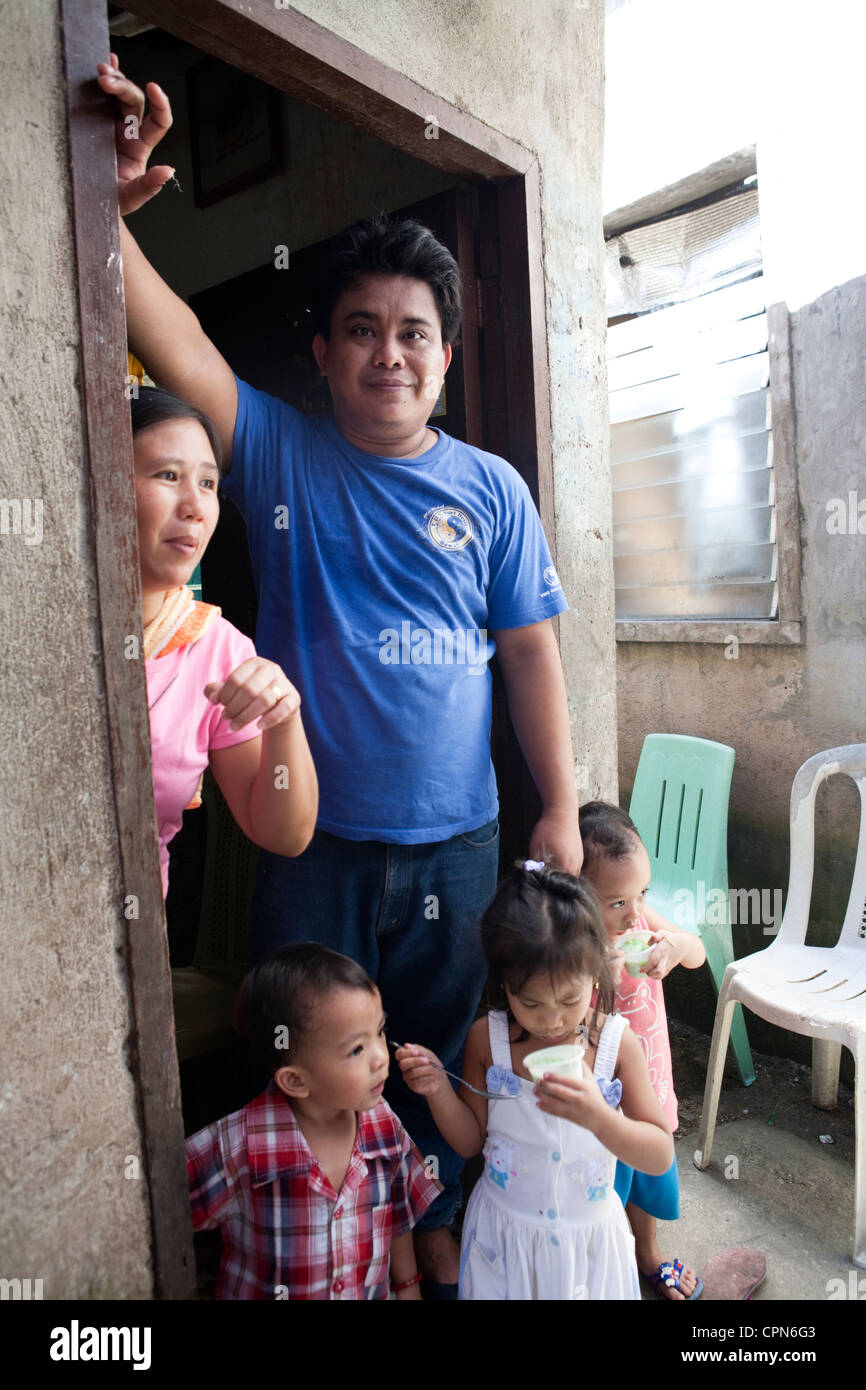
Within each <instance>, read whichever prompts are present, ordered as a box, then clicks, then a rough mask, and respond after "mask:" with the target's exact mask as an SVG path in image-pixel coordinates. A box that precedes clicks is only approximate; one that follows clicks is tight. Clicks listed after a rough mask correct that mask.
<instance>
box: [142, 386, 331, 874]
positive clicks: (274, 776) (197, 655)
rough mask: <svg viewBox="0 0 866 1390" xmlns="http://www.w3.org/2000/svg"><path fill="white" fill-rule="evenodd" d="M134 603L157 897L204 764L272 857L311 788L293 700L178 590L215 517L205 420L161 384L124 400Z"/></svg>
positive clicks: (296, 837)
mask: <svg viewBox="0 0 866 1390" xmlns="http://www.w3.org/2000/svg"><path fill="white" fill-rule="evenodd" d="M131 408H132V431H133V445H134V454H135V496H136V507H137V511H138V546H139V559H140V565H141V607H142V623H143V627H144V656H145V663H146V672H147V701H148V707H149V711H150V735H151V749H152V755H153V789H154V799H155V802H156V816H157V824H158V828H159V855H160V867H161V870H162V887H163V893H166V892H167V891H168V848H167V846H168V842H169V840H170V839H171V838H172V836H173V835H175V834H176V833H177V831H178V830H179V829H180V826H181V821H182V819H183V812H184V810H185V809H186V808H187V807H188V806H196V805H199V804H200V796H199V790H200V786H201V779H202V775H203V773H204V770H205V768H206V767H207V766H208V765H210V767H211V768H212V770H213V774H214V776H215V778H216V780H217V782H218V784H219V787H220V790H221V791H222V793H223V796H224V797H225V799H226V801H227V802H228V805H229V807H230V809H231V812H232V815H233V816H234V818H235V820H236V821H237V823H238V825H239V826H240V827H241V829H242V830H243V832H244V834H245V835H247V836H248V837H249V839H251V840H252V841H254V843H255V844H257V845H261V846H262V847H263V848H264V849H268V850H271V852H272V853H274V854H285V855H289V856H292V855H297V854H300V853H301V851H302V850H304V849H305V848H306V847H307V845H308V844H309V842H310V839H311V837H312V834H313V830H314V828H315V823H316V813H317V810H318V785H317V782H316V773H315V769H314V767H313V760H312V757H311V755H310V750H309V747H308V745H307V738H306V734H305V733H304V726H303V722H302V720H301V713H300V704H301V700H300V696H299V695H298V692H297V690H295V688H294V686H293V685H292V684H291V682H290V681H289V680H288V678H287V677H286V675H285V674H284V673H283V671H282V670H281V668H280V667H279V666H277V665H276V663H275V662H273V661H266V660H265V659H264V658H263V657H259V656H256V651H255V647H254V646H253V644H252V642H251V641H250V640H249V638H248V637H245V636H244V635H243V634H242V633H240V632H238V630H237V628H235V627H232V625H231V623H228V622H226V620H225V618H222V617H220V610H219V609H218V608H214V607H213V606H212V605H211V604H207V603H197V602H196V601H195V600H194V599H193V597H192V593H191V591H190V590H189V589H187V588H185V587H184V586H185V584H186V581H187V580H188V579H189V577H190V575H191V574H192V572H193V570H194V569H195V567H196V565H197V564H198V562H199V560H200V559H201V557H202V555H203V554H204V551H205V549H206V547H207V544H208V541H209V540H210V538H211V536H212V535H213V532H214V527H215V526H216V523H217V517H218V515H219V501H218V498H217V488H218V486H219V477H220V465H221V449H220V442H219V436H218V434H217V432H216V429H215V427H214V426H213V425H212V423H211V421H210V420H209V419H208V418H207V416H205V415H203V414H202V413H201V412H200V411H198V410H196V409H194V407H192V406H189V405H187V404H186V403H185V402H184V401H181V400H179V399H178V398H177V397H176V396H172V395H170V394H169V392H167V391H162V390H159V389H157V388H143V389H142V390H141V393H140V395H139V397H138V398H137V399H136V400H133V401H132V402H131Z"/></svg>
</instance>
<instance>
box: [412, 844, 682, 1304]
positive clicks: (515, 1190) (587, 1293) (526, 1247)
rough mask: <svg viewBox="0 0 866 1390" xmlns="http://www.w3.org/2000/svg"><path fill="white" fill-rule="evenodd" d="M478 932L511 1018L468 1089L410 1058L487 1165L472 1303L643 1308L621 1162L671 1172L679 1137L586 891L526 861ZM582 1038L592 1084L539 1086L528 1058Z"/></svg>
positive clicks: (474, 1235) (472, 1237)
mask: <svg viewBox="0 0 866 1390" xmlns="http://www.w3.org/2000/svg"><path fill="white" fill-rule="evenodd" d="M481 930H482V940H483V945H484V951H485V955H486V957H487V962H488V967H489V971H490V978H489V989H490V994H491V1000H492V1001H493V1002H494V1003H499V1004H501V1005H502V1006H503V1007H500V1008H494V1009H493V1010H491V1012H490V1014H489V1015H488V1016H487V1018H483V1019H479V1020H478V1022H477V1023H475V1024H474V1025H473V1027H472V1029H471V1030H470V1033H469V1037H468V1039H467V1043H466V1050H465V1056H464V1066H463V1081H464V1084H463V1085H462V1086H461V1088H460V1090H459V1092H458V1093H455V1091H454V1089H453V1088H452V1086H451V1084H450V1083H449V1081H448V1079H447V1077H446V1076H445V1074H444V1072H443V1071H442V1070H441V1063H439V1059H438V1058H437V1057H436V1056H435V1055H434V1054H433V1053H432V1052H430V1051H429V1049H427V1048H424V1047H422V1046H419V1045H417V1044H411V1043H407V1044H406V1045H405V1046H404V1047H403V1048H401V1049H400V1050H399V1051H398V1053H397V1060H398V1062H399V1064H400V1067H401V1070H402V1072H403V1075H404V1078H405V1080H406V1082H407V1084H408V1085H409V1086H410V1087H411V1088H412V1090H414V1091H417V1092H418V1093H419V1094H421V1095H425V1096H426V1097H427V1100H428V1103H429V1105H430V1109H431V1112H432V1114H433V1118H434V1120H435V1121H436V1124H437V1126H438V1128H439V1129H440V1131H441V1133H442V1135H443V1137H444V1138H445V1139H446V1140H447V1142H448V1143H449V1144H451V1146H452V1148H454V1149H455V1150H456V1151H457V1153H459V1154H462V1155H463V1156H464V1157H466V1158H470V1157H472V1156H473V1155H474V1154H476V1153H478V1152H479V1151H483V1154H484V1160H485V1163H484V1173H483V1175H482V1177H481V1178H480V1179H479V1181H478V1183H477V1185H476V1187H475V1189H474V1191H473V1193H472V1196H471V1198H470V1200H469V1204H468V1207H467V1209H466V1215H465V1218H464V1222H463V1240H462V1247H461V1255H460V1298H461V1299H490V1300H499V1299H558V1300H561V1299H568V1300H571V1299H602V1298H614V1299H637V1298H639V1297H640V1294H639V1291H638V1278H637V1266H636V1264H635V1258H634V1241H633V1239H632V1235H631V1231H630V1230H629V1225H628V1221H627V1220H626V1217H625V1212H624V1211H623V1207H622V1203H621V1202H620V1200H619V1197H618V1196H617V1195H616V1193H615V1192H614V1189H613V1175H614V1169H615V1166H616V1160H617V1158H621V1159H622V1160H623V1162H625V1163H629V1164H630V1165H631V1166H632V1167H636V1168H638V1169H639V1170H640V1171H641V1172H645V1173H647V1172H648V1173H653V1172H656V1173H663V1172H666V1171H667V1169H668V1168H669V1167H670V1164H671V1162H672V1159H673V1141H672V1139H671V1135H670V1129H669V1128H668V1124H667V1121H666V1119H665V1116H664V1112H663V1111H662V1108H661V1106H660V1105H659V1102H658V1100H657V1099H656V1096H655V1093H654V1091H653V1087H652V1083H651V1081H650V1078H649V1072H648V1070H647V1064H646V1060H645V1057H644V1054H643V1050H642V1048H641V1046H640V1043H639V1042H638V1040H637V1038H636V1037H634V1035H633V1034H632V1033H631V1032H630V1030H629V1028H628V1025H627V1023H626V1021H625V1019H623V1018H622V1017H620V1016H619V1015H613V1014H611V1013H610V1012H609V1011H610V1009H611V1007H612V1003H613V995H614V988H613V981H612V978H611V974H610V968H609V964H608V947H607V939H606V934H605V932H604V929H603V927H602V925H601V920H600V915H599V909H598V903H597V901H596V899H595V896H594V894H593V892H592V889H591V888H590V887H589V885H588V884H586V883H585V882H583V881H582V880H579V879H577V878H574V877H573V876H572V875H571V874H564V873H560V872H558V871H556V870H555V869H552V868H550V867H546V866H545V865H543V864H538V863H535V862H533V861H527V863H526V864H524V865H521V866H520V867H519V868H518V869H517V870H516V871H515V872H514V873H513V874H511V875H510V876H509V878H507V879H506V880H505V881H504V882H503V883H502V884H501V885H500V888H499V891H498V893H497V895H496V897H495V898H494V900H493V903H492V904H491V906H490V907H489V908H488V910H487V912H486V913H485V916H484V919H483V922H482V927H481ZM596 989H597V990H598V1006H597V1007H593V1005H592V1002H591V1001H592V996H593V991H594V990H596ZM578 1039H582V1040H583V1041H584V1042H585V1046H586V1051H585V1054H584V1060H583V1065H582V1071H581V1074H580V1075H578V1076H576V1077H566V1076H553V1074H545V1076H544V1078H543V1079H542V1080H541V1081H539V1082H537V1083H535V1082H533V1080H532V1079H531V1076H530V1073H529V1071H528V1070H527V1068H526V1066H525V1059H526V1058H527V1056H529V1054H530V1053H532V1052H535V1051H538V1050H540V1049H543V1048H552V1047H562V1046H563V1045H565V1044H569V1043H574V1042H575V1041H576V1040H578ZM479 1092H482V1093H484V1094H479Z"/></svg>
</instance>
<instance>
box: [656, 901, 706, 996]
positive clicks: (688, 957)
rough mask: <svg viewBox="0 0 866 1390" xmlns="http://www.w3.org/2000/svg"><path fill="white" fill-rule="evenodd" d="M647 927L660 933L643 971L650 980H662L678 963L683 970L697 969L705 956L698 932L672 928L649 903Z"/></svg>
mask: <svg viewBox="0 0 866 1390" xmlns="http://www.w3.org/2000/svg"><path fill="white" fill-rule="evenodd" d="M643 915H644V917H645V918H646V923H647V926H648V927H649V928H650V929H651V930H652V931H653V932H654V933H655V934H656V935H657V936H663V937H664V938H665V939H664V941H660V942H659V943H658V944H657V945H656V947H655V950H654V951H653V953H652V955H651V956H650V958H649V960H648V961H647V963H646V966H645V967H644V970H643V974H644V975H648V976H649V977H650V979H651V980H663V979H664V978H665V976H666V975H669V974H670V972H671V971H672V970H673V969H674V967H675V966H677V965H684V966H685V968H686V970H696V969H697V967H698V966H699V965H703V963H704V961H705V960H706V958H707V953H706V951H705V950H704V943H703V942H702V941H701V938H700V937H699V936H698V934H697V932H690V931H683V929H682V927H675V926H674V925H673V923H672V922H668V921H667V919H666V918H664V917H662V916H661V915H660V914H659V913H658V912H655V911H654V910H653V909H652V908H651V907H650V906H649V905H647V906H645V907H644V913H643Z"/></svg>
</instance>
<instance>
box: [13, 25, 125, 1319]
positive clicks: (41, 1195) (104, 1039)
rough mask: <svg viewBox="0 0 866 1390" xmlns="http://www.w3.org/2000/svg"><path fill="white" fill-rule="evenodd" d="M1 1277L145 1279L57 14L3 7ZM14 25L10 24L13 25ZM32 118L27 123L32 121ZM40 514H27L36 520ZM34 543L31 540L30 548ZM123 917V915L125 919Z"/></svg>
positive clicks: (63, 1292) (96, 1289)
mask: <svg viewBox="0 0 866 1390" xmlns="http://www.w3.org/2000/svg"><path fill="white" fill-rule="evenodd" d="M0 20H2V29H3V34H4V40H3V43H2V45H0V90H2V93H3V98H2V112H0V152H2V154H0V158H2V166H3V183H4V187H6V188H7V189H14V190H15V196H14V199H12V198H5V199H3V201H2V205H0V246H2V247H3V252H2V278H0V287H2V288H0V392H2V398H3V402H4V430H3V435H2V440H0V497H2V498H4V499H6V500H7V501H9V500H13V499H14V500H16V501H23V500H25V499H27V500H29V503H30V506H31V511H30V519H31V522H34V523H35V521H36V518H37V516H38V512H36V511H34V510H33V508H34V506H35V503H36V502H37V500H39V501H41V502H42V507H43V510H42V522H41V539H40V538H39V527H38V526H37V525H35V524H34V525H32V528H31V530H30V535H29V538H28V536H26V535H24V534H23V533H20V534H17V535H16V534H14V519H13V515H12V514H11V513H7V516H9V518H10V519H9V520H8V521H7V523H6V526H7V528H8V529H7V534H0V592H2V595H3V598H2V609H0V627H2V636H0V649H2V653H3V661H2V665H0V797H2V802H0V881H2V896H0V903H2V928H0V1184H2V1189H3V1195H2V1200H0V1278H4V1279H15V1278H19V1279H27V1278H29V1279H31V1280H32V1279H42V1281H43V1287H42V1292H43V1296H44V1297H45V1298H46V1299H48V1298H87V1297H100V1298H107V1297H121V1298H141V1297H147V1296H149V1294H150V1291H151V1287H152V1279H151V1270H150V1259H149V1239H150V1230H149V1218H148V1213H147V1202H146V1190H145V1184H144V1180H143V1179H141V1178H140V1179H138V1180H134V1179H127V1178H125V1177H124V1169H125V1166H126V1167H127V1171H130V1168H129V1166H128V1165H125V1160H126V1157H127V1155H132V1156H135V1157H140V1155H141V1153H142V1141H141V1137H140V1134H139V1129H138V1123H137V1119H136V1096H135V1089H134V1084H133V1078H132V1076H131V1075H130V1072H129V1069H128V1067H127V1064H126V1060H125V1055H124V1049H125V1044H126V1040H127V1036H128V1032H129V1027H130V1011H129V1002H128V997H127V990H126V979H125V971H124V965H123V960H122V957H121V954H120V951H121V936H120V920H119V919H121V913H120V906H119V905H120V902H121V883H120V867H119V860H118V853H117V828H116V823H115V813H114V803H113V797H112V787H111V769H110V766H109V749H108V733H107V728H106V723H105V707H104V689H103V682H102V663H101V653H100V638H99V631H98V623H97V596H96V591H95V582H94V564H93V554H92V538H91V529H90V528H91V514H90V505H89V499H88V492H87V480H86V469H85V460H84V453H83V449H84V441H83V436H82V420H81V407H80V401H79V397H78V384H79V380H78V374H79V356H78V343H79V324H78V318H77V300H76V290H75V283H74V265H75V260H74V249H73V245H72V237H71V227H70V219H69V206H68V198H69V188H68V171H67V167H66V165H67V154H66V137H65V120H66V118H65V112H64V109H63V100H62V90H63V77H62V73H61V59H60V38H59V35H60V29H59V16H58V7H57V4H56V3H54V0H30V3H28V4H27V5H26V6H24V7H21V6H19V5H15V4H13V3H12V0H3V3H2V6H0ZM13 20H14V22H13ZM25 117H26V119H25ZM25 516H26V514H25ZM31 542H32V543H31ZM121 920H122V919H121Z"/></svg>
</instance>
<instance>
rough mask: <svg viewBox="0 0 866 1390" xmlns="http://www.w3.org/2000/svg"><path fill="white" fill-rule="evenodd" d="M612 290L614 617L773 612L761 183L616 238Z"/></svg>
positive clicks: (610, 250)
mask: <svg viewBox="0 0 866 1390" xmlns="http://www.w3.org/2000/svg"><path fill="white" fill-rule="evenodd" d="M607 292H608V315H609V318H610V319H617V320H619V321H618V322H615V323H613V324H611V326H610V327H609V329H608V372H609V388H610V418H611V468H612V475H613V477H612V481H613V522H614V568H615V574H616V616H617V618H618V619H630V620H640V619H671V618H678V619H689V618H691V619H698V620H700V619H705V620H713V619H716V620H718V619H762V618H763V619H770V618H775V617H776V616H777V612H778V586H777V569H776V563H777V562H776V543H775V542H776V533H775V515H774V490H773V488H774V484H773V456H772V436H771V433H770V401H769V392H768V384H769V365H768V364H769V358H768V352H767V314H766V303H765V295H764V281H763V274H762V262H761V245H760V229H759V220H758V198H757V190H756V189H754V188H749V189H747V190H745V191H741V192H738V193H736V194H735V195H733V196H727V197H724V198H723V200H722V201H719V202H715V203H712V204H711V205H710V206H703V207H699V208H697V209H695V210H692V211H684V212H682V213H680V214H675V215H673V216H670V217H667V218H665V219H664V220H661V221H657V222H654V223H652V224H650V225H647V226H643V227H638V228H636V229H635V230H633V231H627V232H623V233H620V234H618V235H617V236H615V237H612V238H611V239H610V241H609V242H608V243H607ZM624 316H627V317H624Z"/></svg>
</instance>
